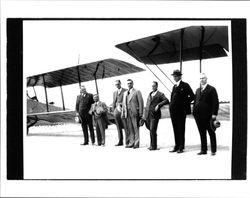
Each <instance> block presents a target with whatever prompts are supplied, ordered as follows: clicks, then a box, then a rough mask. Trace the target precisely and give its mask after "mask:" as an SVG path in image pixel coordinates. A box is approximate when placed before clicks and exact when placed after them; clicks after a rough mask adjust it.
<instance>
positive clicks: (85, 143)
mask: <svg viewBox="0 0 250 198" xmlns="http://www.w3.org/2000/svg"><path fill="white" fill-rule="evenodd" d="M88 144H89V143H88V142H84V143H81V145H84V146H85V145H88Z"/></svg>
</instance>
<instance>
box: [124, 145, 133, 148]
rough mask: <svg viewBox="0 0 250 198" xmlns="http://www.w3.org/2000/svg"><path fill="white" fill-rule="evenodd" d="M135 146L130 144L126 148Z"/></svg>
mask: <svg viewBox="0 0 250 198" xmlns="http://www.w3.org/2000/svg"><path fill="white" fill-rule="evenodd" d="M133 147H134V145H128V146H126V148H133Z"/></svg>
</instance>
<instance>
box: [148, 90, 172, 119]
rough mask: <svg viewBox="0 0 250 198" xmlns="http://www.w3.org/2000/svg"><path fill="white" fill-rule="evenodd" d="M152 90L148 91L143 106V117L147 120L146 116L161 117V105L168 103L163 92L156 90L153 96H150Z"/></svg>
mask: <svg viewBox="0 0 250 198" xmlns="http://www.w3.org/2000/svg"><path fill="white" fill-rule="evenodd" d="M151 94H152V92H150V93H149V95H148V99H147V104H146V108H145V113H144V116H143V118H144V119H145V120H147V119H148V118H155V119H160V118H161V109H160V108H161V107H162V106H163V105H166V104H168V103H169V100H168V99H167V98H166V96H165V95H164V93H162V92H159V91H158V92H157V93H156V94H155V95H154V96H153V97H152V96H151ZM157 105H158V106H159V109H158V110H157V111H155V107H156V106H157Z"/></svg>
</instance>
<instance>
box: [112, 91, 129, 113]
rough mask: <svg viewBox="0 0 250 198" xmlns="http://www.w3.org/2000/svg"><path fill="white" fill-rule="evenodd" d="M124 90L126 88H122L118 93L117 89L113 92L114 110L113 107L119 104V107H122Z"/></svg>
mask: <svg viewBox="0 0 250 198" xmlns="http://www.w3.org/2000/svg"><path fill="white" fill-rule="evenodd" d="M126 90H127V89H124V88H122V89H121V92H120V93H119V94H118V90H117V91H115V92H114V93H113V104H112V107H113V110H115V108H116V107H117V106H118V105H121V106H120V107H122V101H123V95H124V92H125V91H126ZM121 109H122V108H121Z"/></svg>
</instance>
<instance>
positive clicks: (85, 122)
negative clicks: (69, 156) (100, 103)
mask: <svg viewBox="0 0 250 198" xmlns="http://www.w3.org/2000/svg"><path fill="white" fill-rule="evenodd" d="M93 103H94V100H93V95H92V94H90V93H87V91H86V88H85V86H81V90H80V95H78V96H77V99H76V107H75V109H76V116H78V117H79V119H80V121H81V125H82V131H83V136H84V143H82V144H81V145H87V144H88V143H89V135H88V128H89V132H90V138H91V142H92V145H94V143H95V133H94V128H93V121H92V116H91V115H90V114H89V110H90V108H91V105H92V104H93Z"/></svg>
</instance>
